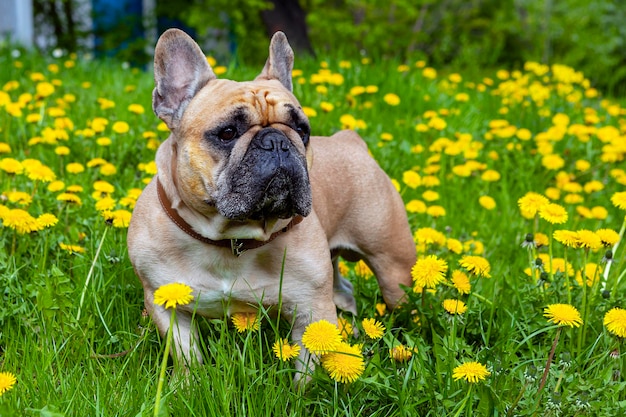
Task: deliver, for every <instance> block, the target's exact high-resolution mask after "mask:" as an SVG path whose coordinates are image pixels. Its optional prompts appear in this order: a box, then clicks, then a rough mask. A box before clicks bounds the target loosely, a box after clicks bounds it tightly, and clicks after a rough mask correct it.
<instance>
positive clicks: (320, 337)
mask: <svg viewBox="0 0 626 417" xmlns="http://www.w3.org/2000/svg"><path fill="white" fill-rule="evenodd" d="M340 343H341V334H340V333H339V328H338V327H337V326H335V325H334V324H332V323H331V322H329V321H327V320H319V321H316V322H313V323H311V324H309V325H308V326H307V327H306V329H305V330H304V334H303V335H302V344H303V345H304V347H305V348H307V349H308V350H309V351H311V353H314V354H324V353H328V352H330V351H332V350H334V349H335V348H336V347H337V346H338V345H339V344H340Z"/></svg>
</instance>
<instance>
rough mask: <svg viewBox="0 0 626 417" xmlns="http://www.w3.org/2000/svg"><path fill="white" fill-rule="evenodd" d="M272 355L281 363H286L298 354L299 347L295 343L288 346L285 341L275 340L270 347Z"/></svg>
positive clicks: (287, 342)
mask: <svg viewBox="0 0 626 417" xmlns="http://www.w3.org/2000/svg"><path fill="white" fill-rule="evenodd" d="M272 350H273V351H274V355H276V357H277V358H278V359H280V360H281V361H288V360H289V359H292V358H295V357H296V356H298V355H299V354H300V345H299V344H297V343H294V344H293V345H292V344H289V341H288V340H287V339H281V340H277V341H276V342H275V343H274V346H272Z"/></svg>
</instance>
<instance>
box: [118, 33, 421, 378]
mask: <svg viewBox="0 0 626 417" xmlns="http://www.w3.org/2000/svg"><path fill="white" fill-rule="evenodd" d="M293 59H294V58H293V51H292V49H291V47H290V46H289V43H288V41H287V38H286V37H285V35H284V34H283V33H282V32H277V33H276V34H275V35H274V36H273V37H272V39H271V43H270V48H269V58H268V59H267V62H266V64H265V67H264V68H263V70H262V71H261V73H260V74H259V75H258V76H257V77H256V78H255V79H254V80H252V81H247V82H236V81H232V80H227V79H218V78H217V77H216V76H215V74H214V72H213V70H212V68H211V67H210V65H209V64H208V63H207V59H206V57H205V55H204V54H203V53H202V51H201V49H200V47H199V46H198V45H197V44H196V43H195V42H194V41H193V40H192V39H191V38H190V37H189V36H188V35H186V34H185V33H184V32H182V31H180V30H177V29H169V30H167V31H166V32H164V33H163V34H162V35H161V37H160V38H159V40H158V42H157V45H156V49H155V56H154V79H155V88H154V91H153V95H152V98H153V102H152V104H153V110H154V112H155V114H156V115H157V116H158V117H159V118H160V119H161V120H162V121H163V122H165V124H166V125H167V126H168V128H169V130H170V132H171V133H170V136H169V137H168V139H167V140H165V141H164V142H163V143H162V144H161V145H160V147H159V149H158V151H157V154H156V163H157V167H158V174H157V175H155V176H154V178H153V179H152V181H151V182H150V183H149V184H148V185H147V186H146V188H145V189H144V191H143V192H142V194H141V196H140V197H139V199H138V201H137V203H136V206H135V208H134V211H133V214H132V218H131V221H130V225H129V228H128V253H129V258H130V260H131V263H132V265H133V267H134V269H135V273H136V275H137V276H138V277H139V279H140V280H141V283H142V285H143V289H144V299H145V306H146V309H147V311H148V313H149V314H150V315H151V317H152V319H153V320H154V322H155V323H156V326H157V327H158V330H159V332H160V333H161V334H162V335H165V334H166V333H167V331H168V328H169V327H170V326H171V325H172V323H170V313H169V312H167V311H166V310H165V309H164V308H163V307H161V306H157V305H155V304H154V292H155V290H156V289H158V288H159V287H160V286H162V285H164V284H168V283H173V282H180V283H184V284H186V285H188V286H189V287H191V288H192V289H193V295H194V301H193V302H192V303H190V304H189V305H185V306H179V307H178V309H177V315H176V318H177V322H176V327H175V329H174V332H173V335H174V336H173V337H174V346H175V349H174V352H173V353H174V356H175V357H176V358H182V359H183V360H184V361H185V363H189V362H191V360H192V359H194V360H196V361H197V362H199V363H201V362H202V356H201V354H200V350H199V347H198V342H197V338H198V334H197V329H196V327H195V324H194V323H192V316H193V315H194V314H198V315H202V316H206V317H209V318H223V317H225V316H226V315H230V314H233V313H237V312H243V313H254V312H256V311H257V310H258V308H259V306H260V305H262V306H264V307H267V308H268V310H272V309H274V311H275V310H276V308H277V307H278V306H280V308H281V311H280V314H281V316H282V317H286V318H288V319H289V320H291V322H292V324H293V327H292V332H291V337H292V339H293V340H294V341H296V342H298V343H300V340H301V338H302V335H303V332H304V330H305V328H306V327H307V325H308V324H310V323H312V322H315V321H318V320H322V319H324V320H328V321H329V322H331V323H337V308H339V309H341V310H344V311H348V312H351V313H352V314H355V315H356V313H357V311H356V310H357V309H356V302H355V299H354V296H353V294H352V290H353V287H352V284H351V283H350V282H349V281H348V280H347V279H345V278H344V277H342V276H341V274H340V273H339V270H338V262H339V261H338V260H339V257H343V258H344V259H347V260H349V261H356V260H358V259H363V260H364V261H365V262H366V263H367V265H369V267H370V268H371V270H372V271H373V272H374V274H375V276H376V278H377V281H378V284H379V286H380V289H381V292H382V296H383V298H384V300H385V302H386V304H387V305H388V306H389V307H390V308H395V307H396V306H398V305H399V304H400V303H402V302H403V300H404V297H405V296H406V292H405V290H404V289H403V286H407V287H409V286H411V282H412V280H411V268H412V266H413V265H414V264H415V260H416V250H415V244H414V241H413V237H412V233H411V230H410V227H409V224H408V220H407V216H406V211H405V209H404V204H403V202H402V198H401V197H400V195H399V194H398V192H397V191H396V189H395V188H394V186H393V184H392V182H391V181H390V179H389V177H388V176H387V175H386V174H385V173H384V172H383V170H382V169H381V168H380V167H379V166H378V164H377V163H376V162H375V161H374V159H373V158H372V157H371V156H370V155H369V153H368V149H367V145H366V144H365V142H364V141H363V140H362V139H361V138H360V137H359V136H358V135H357V134H356V133H355V132H353V131H340V132H338V133H336V134H334V135H333V136H331V137H315V136H311V129H310V125H309V121H308V119H307V117H306V116H305V114H304V112H303V110H302V107H301V105H300V103H299V102H298V100H297V99H296V97H295V96H294V95H293V93H292V76H291V74H292V69H293ZM309 359H311V357H310V354H309V353H308V352H307V350H306V349H304V348H303V349H301V353H300V356H299V360H298V361H297V364H296V370H297V371H299V372H297V373H296V375H299V374H302V373H303V372H306V371H309V370H310V368H309V367H310V365H307V364H308V363H309Z"/></svg>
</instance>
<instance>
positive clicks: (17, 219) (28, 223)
mask: <svg viewBox="0 0 626 417" xmlns="http://www.w3.org/2000/svg"><path fill="white" fill-rule="evenodd" d="M2 223H3V225H4V226H6V227H8V228H10V229H13V230H15V231H16V232H17V233H19V234H26V233H31V232H36V231H38V230H40V229H41V227H40V225H39V223H38V222H37V219H35V218H34V217H33V216H31V215H30V214H29V213H28V212H27V211H25V210H22V209H12V210H9V211H7V212H6V213H4V214H3V215H2Z"/></svg>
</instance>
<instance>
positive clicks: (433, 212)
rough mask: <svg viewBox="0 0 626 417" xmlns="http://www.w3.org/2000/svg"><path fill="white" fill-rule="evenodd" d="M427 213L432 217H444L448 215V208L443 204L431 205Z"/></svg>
mask: <svg viewBox="0 0 626 417" xmlns="http://www.w3.org/2000/svg"><path fill="white" fill-rule="evenodd" d="M426 214H428V215H429V216H431V217H435V218H437V217H443V216H445V215H446V209H445V208H443V207H442V206H430V207H428V208H427V209H426Z"/></svg>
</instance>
